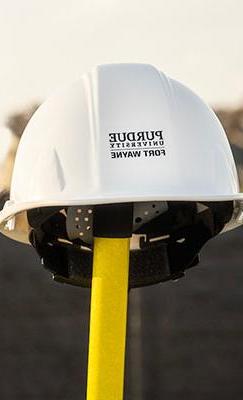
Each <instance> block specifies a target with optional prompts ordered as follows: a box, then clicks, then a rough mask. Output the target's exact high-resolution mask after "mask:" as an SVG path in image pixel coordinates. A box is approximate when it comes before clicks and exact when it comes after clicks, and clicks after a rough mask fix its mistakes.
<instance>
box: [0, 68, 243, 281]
mask: <svg viewBox="0 0 243 400" xmlns="http://www.w3.org/2000/svg"><path fill="white" fill-rule="evenodd" d="M242 201H243V195H242V194H241V193H239V184H238V177H237V172H236V167H235V163H234V159H233V156H232V153H231V149H230V146H229V143H228V140H227V138H226V135H225V132H224V130H223V128H222V126H221V124H220V122H219V121H218V119H217V117H216V116H215V114H214V112H213V111H212V110H211V109H210V108H209V107H208V106H207V105H206V104H205V103H204V102H203V101H202V100H201V99H200V98H199V97H198V96H197V95H195V94H194V93H193V92H192V91H191V90H190V89H188V88H187V87H185V86H184V85H182V84H181V83H179V82H177V81H175V80H173V79H171V78H169V77H167V76H166V75H165V74H163V73H161V72H159V71H158V70H157V69H156V68H154V67H153V66H151V65H144V64H112V65H102V66H98V67H96V68H95V69H94V70H93V71H92V72H91V73H90V74H86V75H84V76H83V77H82V78H81V79H80V80H79V81H77V82H75V83H74V84H73V85H71V86H70V87H68V88H67V89H65V90H63V91H61V92H58V93H56V94H55V95H53V96H52V97H50V98H49V99H48V100H47V101H45V102H44V104H43V105H41V106H40V107H39V109H38V110H37V111H36V112H35V114H34V116H33V117H32V119H31V120H30V122H29V124H28V126H27V128H26V129H25V131H24V134H23V136H22V138H21V141H20V144H19V148H18V151H17V156H16V161H15V166H14V171H13V178H12V184H11V193H10V200H9V201H7V203H6V204H5V206H4V209H3V210H2V211H1V213H0V229H1V231H2V232H3V233H4V234H5V235H7V236H9V237H12V238H14V239H16V240H19V241H22V242H25V243H28V242H29V240H31V242H32V244H33V243H34V245H35V247H36V248H37V250H38V251H39V253H40V255H41V256H42V258H44V263H45V264H46V265H49V264H52V263H54V259H55V257H54V256H53V255H50V254H49V253H50V249H51V251H53V248H54V247H55V244H56V242H55V243H54V245H53V243H52V246H50V247H49V248H48V240H47V241H45V240H46V236H45V234H46V230H47V231H48V229H47V227H46V225H45V224H50V221H52V222H53V221H54V222H53V224H54V225H55V224H56V225H55V226H59V225H60V226H61V225H62V226H64V225H65V229H62V233H60V229H59V230H58V229H57V231H58V232H56V236H55V240H58V241H59V242H60V241H61V242H62V243H65V245H66V246H68V245H69V244H70V243H71V244H72V245H73V244H74V242H75V246H73V247H72V249H74V247H75V251H76V252H77V251H78V250H79V248H81V247H82V251H83V252H84V253H85V250H84V249H83V248H85V245H86V247H87V249H86V250H87V251H86V253H85V254H86V256H87V257H88V258H90V257H91V253H92V251H91V249H92V235H93V230H92V220H93V219H92V218H91V216H92V215H93V212H94V209H95V207H96V205H102V204H108V205H109V204H110V205H115V204H127V203H129V204H130V203H132V204H133V205H134V213H133V229H132V231H133V233H134V234H135V236H134V239H133V241H132V246H133V247H134V250H133V252H131V253H132V254H133V256H131V257H133V258H134V260H138V257H140V258H141V259H142V258H144V259H145V258H146V257H145V256H144V254H143V256H141V255H140V256H138V254H142V251H140V252H139V251H138V250H139V249H140V250H141V248H142V247H143V249H144V248H146V245H145V244H144V243H149V246H150V247H151V248H153V247H155V248H157V249H158V248H159V249H160V251H161V248H163V249H165V247H166V249H167V250H166V251H165V250H163V257H164V259H165V258H166V257H167V258H166V259H167V261H166V262H165V261H164V263H167V264H168V265H167V267H168V268H169V272H168V271H167V279H168V278H169V277H171V276H172V275H173V273H174V275H173V276H176V275H179V274H180V273H182V272H183V270H184V269H185V268H188V267H189V266H192V265H193V264H195V263H196V258H197V255H198V252H199V250H200V248H201V247H202V245H203V244H204V243H205V242H206V241H207V240H208V239H210V238H211V237H213V236H215V235H216V234H218V233H220V232H222V231H223V230H227V229H232V228H234V227H236V226H238V225H239V224H241V222H242V211H241V208H242ZM81 214H82V215H85V216H84V218H83V217H82V218H83V219H82V218H81ZM80 219H82V224H81V223H80ZM84 219H85V220H84ZM70 220H71V221H76V224H75V225H74V224H72V223H70ZM44 225H45V228H43V226H44ZM54 225H51V226H52V233H53V229H54ZM196 226H197V228H195V227H196ZM185 227H186V228H185ZM194 228H195V229H197V232H199V233H198V236H197V235H195V229H194ZM38 229H40V230H41V234H40V235H39V236H38V235H37V236H38V238H39V239H38V240H37V237H36V235H35V238H34V239H33V232H34V233H36V231H37V230H38ZM183 229H184V230H183ZM192 232H193V233H192ZM202 232H203V234H202ZM49 234H50V232H49V231H48V235H49ZM31 235H32V236H31ZM80 235H81V236H80ZM190 235H191V236H190ZM49 236H50V235H49ZM49 236H48V237H49ZM189 236H190V240H191V242H190V240H189V239H188V238H189ZM192 236H193V238H192ZM202 236H203V239H202ZM43 237H45V240H44V239H43ZM141 237H142V238H143V240H141ZM30 238H32V239H30ZM200 238H201V241H200ZM59 239H60V240H59ZM36 241H37V242H38V244H36V243H37V242H36ZM65 241H66V242H65ZM77 241H78V242H77ZM44 242H45V245H44V244H43V243H44ZM49 242H50V240H49ZM142 242H143V245H141V243H142ZM192 242H193V243H192ZM173 243H174V245H175V247H173ZM187 243H188V245H187ZM81 244H82V246H81ZM155 244H156V245H155ZM183 246H184V247H183ZM47 248H48V251H47V250H46V249H47ZM151 248H150V249H149V251H150V253H149V254H150V256H147V257H148V258H151V257H152V258H155V256H156V254H157V255H158V251H157V250H156V251H157V252H155V253H154V254H153V253H152V250H151ZM168 248H170V249H171V250H170V251H168ZM192 248H193V251H192V250H191V253H190V249H192ZM180 249H181V250H180ZM65 251H66V250H65ZM68 251H69V253H70V248H69V250H68ZM73 251H74V250H73ZM144 251H145V250H144ZM181 251H182V253H183V252H184V253H185V257H184V258H185V260H184V261H183V262H182V261H181V262H180V261H179V259H181V260H182V259H183V257H182V256H181ZM173 252H177V256H176V255H174V256H172V253H173ZM47 253H48V256H47ZM184 253H183V254H184ZM189 253H190V256H188V254H189ZM192 253H193V254H192ZM151 254H153V256H151ZM161 254H162V253H161ZM86 256H85V257H86ZM45 257H46V260H45ZM48 257H49V258H48ZM85 257H84V256H83V259H85ZM161 257H162V255H161ZM173 257H174V258H173ZM47 258H48V260H47ZM56 258H57V257H56ZM140 258H139V260H140V261H139V262H140V263H142V261H141V259H140ZM50 259H51V260H52V261H50ZM175 259H176V261H175ZM56 262H57V261H56ZM85 262H86V261H85ZM136 262H137V261H134V263H136ZM48 263H49V264H48ZM87 263H89V261H87ZM151 263H152V264H153V263H154V261H153V262H152V261H151V260H150V262H149V261H147V264H146V265H147V266H145V267H144V270H143V273H144V276H145V275H146V273H147V272H146V271H147V270H146V268H147V269H149V265H150V267H151V265H152V264H151ZM173 263H174V264H173ZM179 264H180V265H179ZM171 265H174V267H173V268H174V270H173V271H172V272H173V273H172V272H171V269H173V268H171ZM178 265H179V267H178V268H177V266H178ZM47 267H48V266H47ZM48 268H49V269H52V270H53V269H54V267H52V268H51V266H50V265H49V267H48ZM63 268H64V266H63ZM64 269H65V268H64ZM150 269H151V268H150ZM54 272H56V275H58V276H59V277H60V276H61V275H62V274H60V273H59V272H60V270H58V271H54ZM156 273H157V278H156V279H157V281H160V280H163V279H164V278H163V279H162V278H161V276H160V277H159V272H158V270H156V268H155V272H154V273H152V272H151V274H152V275H154V276H155V275H156ZM66 278H67V279H68V273H66ZM131 279H132V278H131ZM136 279H137V280H136ZM136 279H134V282H133V283H132V284H131V286H138V285H140V284H148V283H153V282H154V281H156V279H155V278H154V279H147V275H146V279H147V280H146V279H143V278H141V275H140V276H139V277H138V278H137V277H136ZM139 279H140V280H139ZM70 280H71V278H70ZM74 280H75V279H74ZM88 281H89V278H87V282H88ZM83 282H84V281H83ZM87 282H86V283H87ZM83 284H85V283H83ZM87 285H88V283H87Z"/></svg>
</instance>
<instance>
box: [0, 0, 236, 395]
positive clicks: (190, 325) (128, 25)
mask: <svg viewBox="0 0 243 400" xmlns="http://www.w3.org/2000/svg"><path fill="white" fill-rule="evenodd" d="M242 15H243V2H242V1H241V0H214V1H212V0H204V1H202V0H184V1H183V2H182V1H180V0H150V1H148V0H144V1H143V0H130V1H129V0H123V1H121V0H101V1H99V0H89V1H88V0H87V1H86V0H79V1H78V0H69V1H66V0H52V1H51V2H48V1H47V0H42V1H41V0H35V1H31V0H22V1H21V2H18V1H17V0H8V1H6V0H0V54H1V67H0V194H1V206H2V205H3V204H4V201H5V200H6V199H7V198H8V195H9V187H10V182H11V174H12V168H13V163H14V158H15V153H16V149H17V147H18V142H19V139H20V137H21V135H22V132H23V130H24V127H25V126H26V124H27V122H28V120H29V118H30V117H31V115H32V114H33V112H34V111H35V110H36V109H37V108H38V105H39V104H40V102H42V101H43V100H45V98H46V97H47V96H48V95H49V94H50V93H51V92H52V91H53V90H55V88H57V87H59V86H62V85H66V84H67V83H69V82H72V81H73V80H75V79H78V78H79V77H80V75H81V74H82V73H83V72H85V71H86V70H90V69H91V68H92V67H93V66H94V65H95V64H102V63H109V62H145V63H151V64H154V65H155V66H156V67H158V68H160V69H161V70H163V71H164V72H165V73H167V74H168V75H170V76H172V77H174V78H176V79H178V80H180V81H182V82H183V83H184V84H186V85H188V86H189V87H191V88H192V89H193V90H194V91H196V92H197V93H198V94H199V95H200V96H201V97H202V98H204V99H205V100H206V101H207V102H208V103H209V104H210V105H211V106H212V107H213V108H214V110H215V111H216V113H217V115H218V117H219V119H220V120H221V122H222V124H223V126H224V128H225V130H226V133H227V135H228V138H229V141H230V143H231V146H232V150H233V153H234V156H235V160H236V162H237V168H238V173H239V178H240V183H241V187H242V189H243V51H242V49H243V24H242ZM242 234H243V231H242V228H238V229H236V230H235V231H233V232H229V233H227V234H225V235H222V236H220V237H218V238H216V239H214V240H212V241H210V243H208V245H206V246H205V248H204V250H203V251H202V254H201V263H200V265H199V266H198V267H196V268H195V269H193V270H191V271H188V273H187V274H186V277H185V278H184V279H182V280H180V281H178V282H168V283H164V284H161V285H157V286H153V287H148V288H143V289H136V290H133V291H131V292H130V296H129V317H128V334H127V358H126V381H125V398H126V399H129V400H147V399H153V400H157V399H162V398H164V399H165V398H166V399H170V400H177V399H180V400H184V399H187V400H190V399H197V400H204V399H209V400H210V399H214V400H217V399H220V400H224V399H228V398H229V397H231V398H233V399H234V400H239V399H241V398H242V396H243V265H242V264H243V263H242V260H243V246H242ZM89 300H90V292H89V290H87V289H79V288H75V287H71V286H70V287H69V286H65V285H62V284H58V283H54V282H53V281H52V280H51V277H50V276H49V275H48V273H47V272H45V271H44V270H42V267H41V265H40V262H39V260H38V259H37V256H36V255H35V253H34V251H33V250H32V248H31V247H30V246H25V245H21V244H18V243H17V242H13V241H11V240H9V239H7V238H5V237H3V236H1V238H0V326H1V329H0V398H1V399H3V400H20V399H33V400H37V399H38V400H39V399H45V400H49V399H50V400H55V399H58V400H77V399H79V400H80V399H83V400H84V399H85V386H86V363H87V346H88V319H89V318H88V317H89Z"/></svg>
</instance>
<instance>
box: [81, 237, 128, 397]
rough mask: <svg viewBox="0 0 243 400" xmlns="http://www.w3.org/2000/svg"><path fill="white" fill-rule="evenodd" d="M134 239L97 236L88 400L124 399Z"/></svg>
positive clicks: (91, 312)
mask: <svg viewBox="0 0 243 400" xmlns="http://www.w3.org/2000/svg"><path fill="white" fill-rule="evenodd" d="M129 245H130V239H128V238H125V239H124V238H122V239H120V238H119V239H117V238H115V239H113V238H112V239H110V238H109V239H108V238H95V239H94V260H93V277H92V293H91V310H90V335H89V361H88V383H87V400H122V399H123V384H124V360H125V344H126V322H127V298H128V270H129Z"/></svg>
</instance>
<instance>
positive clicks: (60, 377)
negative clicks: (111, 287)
mask: <svg viewBox="0 0 243 400" xmlns="http://www.w3.org/2000/svg"><path fill="white" fill-rule="evenodd" d="M242 234H243V231H242V229H241V228H240V229H238V230H236V231H234V232H231V233H228V234H225V235H224V236H221V237H219V238H216V239H214V240H212V241H211V243H209V244H208V245H207V246H206V248H205V250H204V251H203V254H202V262H201V265H200V266H199V267H196V268H194V269H193V270H190V271H188V273H187V275H186V278H184V279H182V280H180V281H178V282H177V283H174V282H169V283H164V284H161V285H158V286H154V287H150V288H144V289H136V290H133V291H131V292H130V306H129V324H128V341H127V360H126V361H127V362H126V397H125V398H126V400H150V399H153V400H157V399H158V400H159V399H162V398H165V399H170V400H177V399H180V400H184V399H187V400H191V399H195V398H196V399H197V400H204V399H207V400H211V399H212V400H217V399H220V400H224V399H228V398H229V397H231V398H233V399H234V400H240V399H241V398H242V396H243V381H242V373H243V340H242V338H243V317H242V315H243V268H242V259H243V246H242ZM0 249H1V251H0V265H1V267H0V304H1V307H0V321H1V329H0V355H1V357H0V371H1V374H0V399H1V400H20V399H21V400H22V399H33V400H37V399H38V400H40V399H45V400H49V399H50V400H57V399H58V400H78V399H79V400H84V399H85V382H86V362H87V340H88V312H89V291H88V290H86V289H78V288H73V287H68V286H63V285H61V284H58V283H54V282H52V281H51V279H50V278H49V274H48V273H47V272H45V271H43V270H42V267H41V266H40V264H39V262H38V260H37V257H36V256H35V254H34V252H33V250H32V249H31V248H30V247H28V246H24V245H20V244H17V243H14V242H12V241H10V240H9V239H5V238H4V237H1V239H0ZM16 260H18V262H16Z"/></svg>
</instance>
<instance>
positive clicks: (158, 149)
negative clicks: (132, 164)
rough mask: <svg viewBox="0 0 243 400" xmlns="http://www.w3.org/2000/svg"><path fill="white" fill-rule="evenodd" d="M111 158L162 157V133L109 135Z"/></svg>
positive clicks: (163, 153) (163, 147) (114, 133)
mask: <svg viewBox="0 0 243 400" xmlns="http://www.w3.org/2000/svg"><path fill="white" fill-rule="evenodd" d="M109 146H110V154H111V158H139V157H164V156H165V155H166V149H165V143H164V138H163V131H162V130H160V131H140V132H111V133H109Z"/></svg>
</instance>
